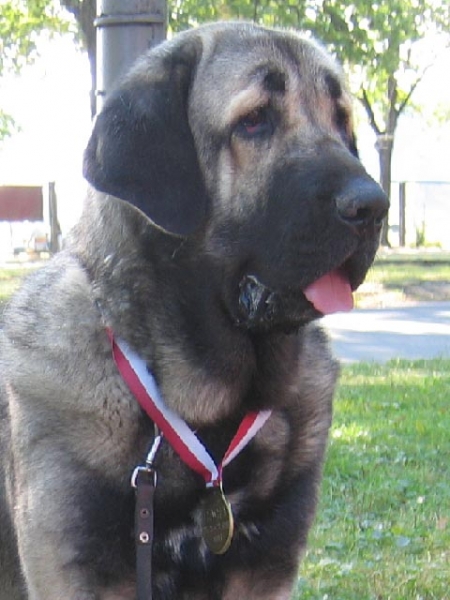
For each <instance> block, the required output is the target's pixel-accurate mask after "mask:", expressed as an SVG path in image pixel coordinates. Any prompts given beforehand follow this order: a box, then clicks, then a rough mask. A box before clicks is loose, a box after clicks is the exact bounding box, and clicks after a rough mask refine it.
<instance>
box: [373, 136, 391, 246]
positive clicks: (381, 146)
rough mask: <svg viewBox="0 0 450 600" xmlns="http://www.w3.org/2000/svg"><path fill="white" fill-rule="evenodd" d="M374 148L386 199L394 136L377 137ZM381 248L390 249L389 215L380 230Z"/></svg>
mask: <svg viewBox="0 0 450 600" xmlns="http://www.w3.org/2000/svg"><path fill="white" fill-rule="evenodd" d="M375 148H376V149H377V151H378V158H379V164H380V184H381V187H382V188H383V190H384V191H385V193H386V194H387V197H388V198H389V199H390V197H391V165H392V152H393V149H394V136H393V135H392V134H389V133H382V134H379V135H378V136H377V141H376V144H375ZM380 243H381V245H382V246H388V247H390V243H389V215H387V216H386V218H385V220H384V222H383V228H382V230H381V240H380Z"/></svg>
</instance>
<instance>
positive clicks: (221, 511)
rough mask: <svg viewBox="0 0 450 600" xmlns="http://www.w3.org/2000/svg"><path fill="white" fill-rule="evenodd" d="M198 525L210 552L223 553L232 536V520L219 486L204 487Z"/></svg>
mask: <svg viewBox="0 0 450 600" xmlns="http://www.w3.org/2000/svg"><path fill="white" fill-rule="evenodd" d="M200 526H201V530H202V536H203V539H204V540H205V543H206V545H207V546H208V548H209V549H210V550H211V552H213V553H214V554H224V553H225V552H226V551H227V550H228V548H229V547H230V544H231V540H232V538H233V530H234V520H233V513H232V512H231V505H230V503H229V502H228V500H227V499H226V498H225V494H224V493H223V490H222V487H221V486H215V487H209V488H206V491H205V495H204V497H203V499H202V502H201V505H200Z"/></svg>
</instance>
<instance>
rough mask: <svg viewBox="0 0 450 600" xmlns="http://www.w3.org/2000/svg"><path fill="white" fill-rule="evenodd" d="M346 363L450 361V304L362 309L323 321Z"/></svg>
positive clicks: (325, 318)
mask: <svg viewBox="0 0 450 600" xmlns="http://www.w3.org/2000/svg"><path fill="white" fill-rule="evenodd" d="M322 323H323V325H325V327H326V329H328V331H329V332H330V334H331V338H332V344H333V349H334V352H335V354H336V356H338V357H339V358H340V359H341V361H342V362H344V363H350V362H358V361H364V362H370V361H374V362H385V361H387V360H390V359H392V358H406V359H420V358H427V359H428V358H439V357H442V358H444V357H445V358H450V302H436V303H426V304H417V305H414V306H400V307H396V308H388V309H377V310H369V309H364V310H363V309H361V310H354V311H352V312H351V313H338V314H335V315H329V316H327V317H324V318H323V319H322Z"/></svg>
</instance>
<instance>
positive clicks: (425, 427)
mask: <svg viewBox="0 0 450 600" xmlns="http://www.w3.org/2000/svg"><path fill="white" fill-rule="evenodd" d="M449 387H450V361H449V360H433V361H415V362H409V361H392V362H390V363H388V364H386V365H377V364H361V365H355V366H352V367H346V368H344V370H343V375H342V378H341V385H340V389H339V393H338V397H337V399H336V403H335V417H334V425H333V430H332V436H331V443H330V447H329V452H328V459H327V463H326V467H325V474H324V485H323V489H322V500H321V506H320V508H319V512H318V519H317V522H316V525H315V527H314V529H313V532H312V534H311V536H310V543H309V551H308V553H307V557H306V559H305V560H304V562H303V564H302V566H301V569H300V579H299V582H298V595H296V596H295V598H298V599H300V598H301V599H302V600H323V599H324V598H328V599H330V600H331V599H335V598H339V600H379V599H383V600H384V599H386V600H403V599H404V598H411V599H413V598H414V599H416V598H417V599H419V598H423V599H425V598H426V599H428V600H432V599H436V600H438V599H439V600H443V599H445V598H448V597H449V596H448V581H449V577H450V567H449V565H450V553H449V548H450V512H449V507H450V446H449V444H448V431H449V428H450V413H449V411H448V389H449Z"/></svg>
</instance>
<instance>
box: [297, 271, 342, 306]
mask: <svg viewBox="0 0 450 600" xmlns="http://www.w3.org/2000/svg"><path fill="white" fill-rule="evenodd" d="M303 293H304V294H305V296H306V298H307V299H308V300H309V301H310V302H311V304H313V305H314V308H315V309H316V310H318V311H319V312H321V313H322V314H323V315H329V314H331V313H335V312H347V311H350V310H352V308H353V295H352V289H351V287H350V283H349V281H348V279H347V278H346V277H345V275H343V273H341V272H340V271H331V272H330V273H327V274H326V275H323V276H322V277H321V278H320V279H318V280H317V281H315V282H314V283H312V284H311V285H309V286H308V287H307V288H306V289H305V290H303Z"/></svg>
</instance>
